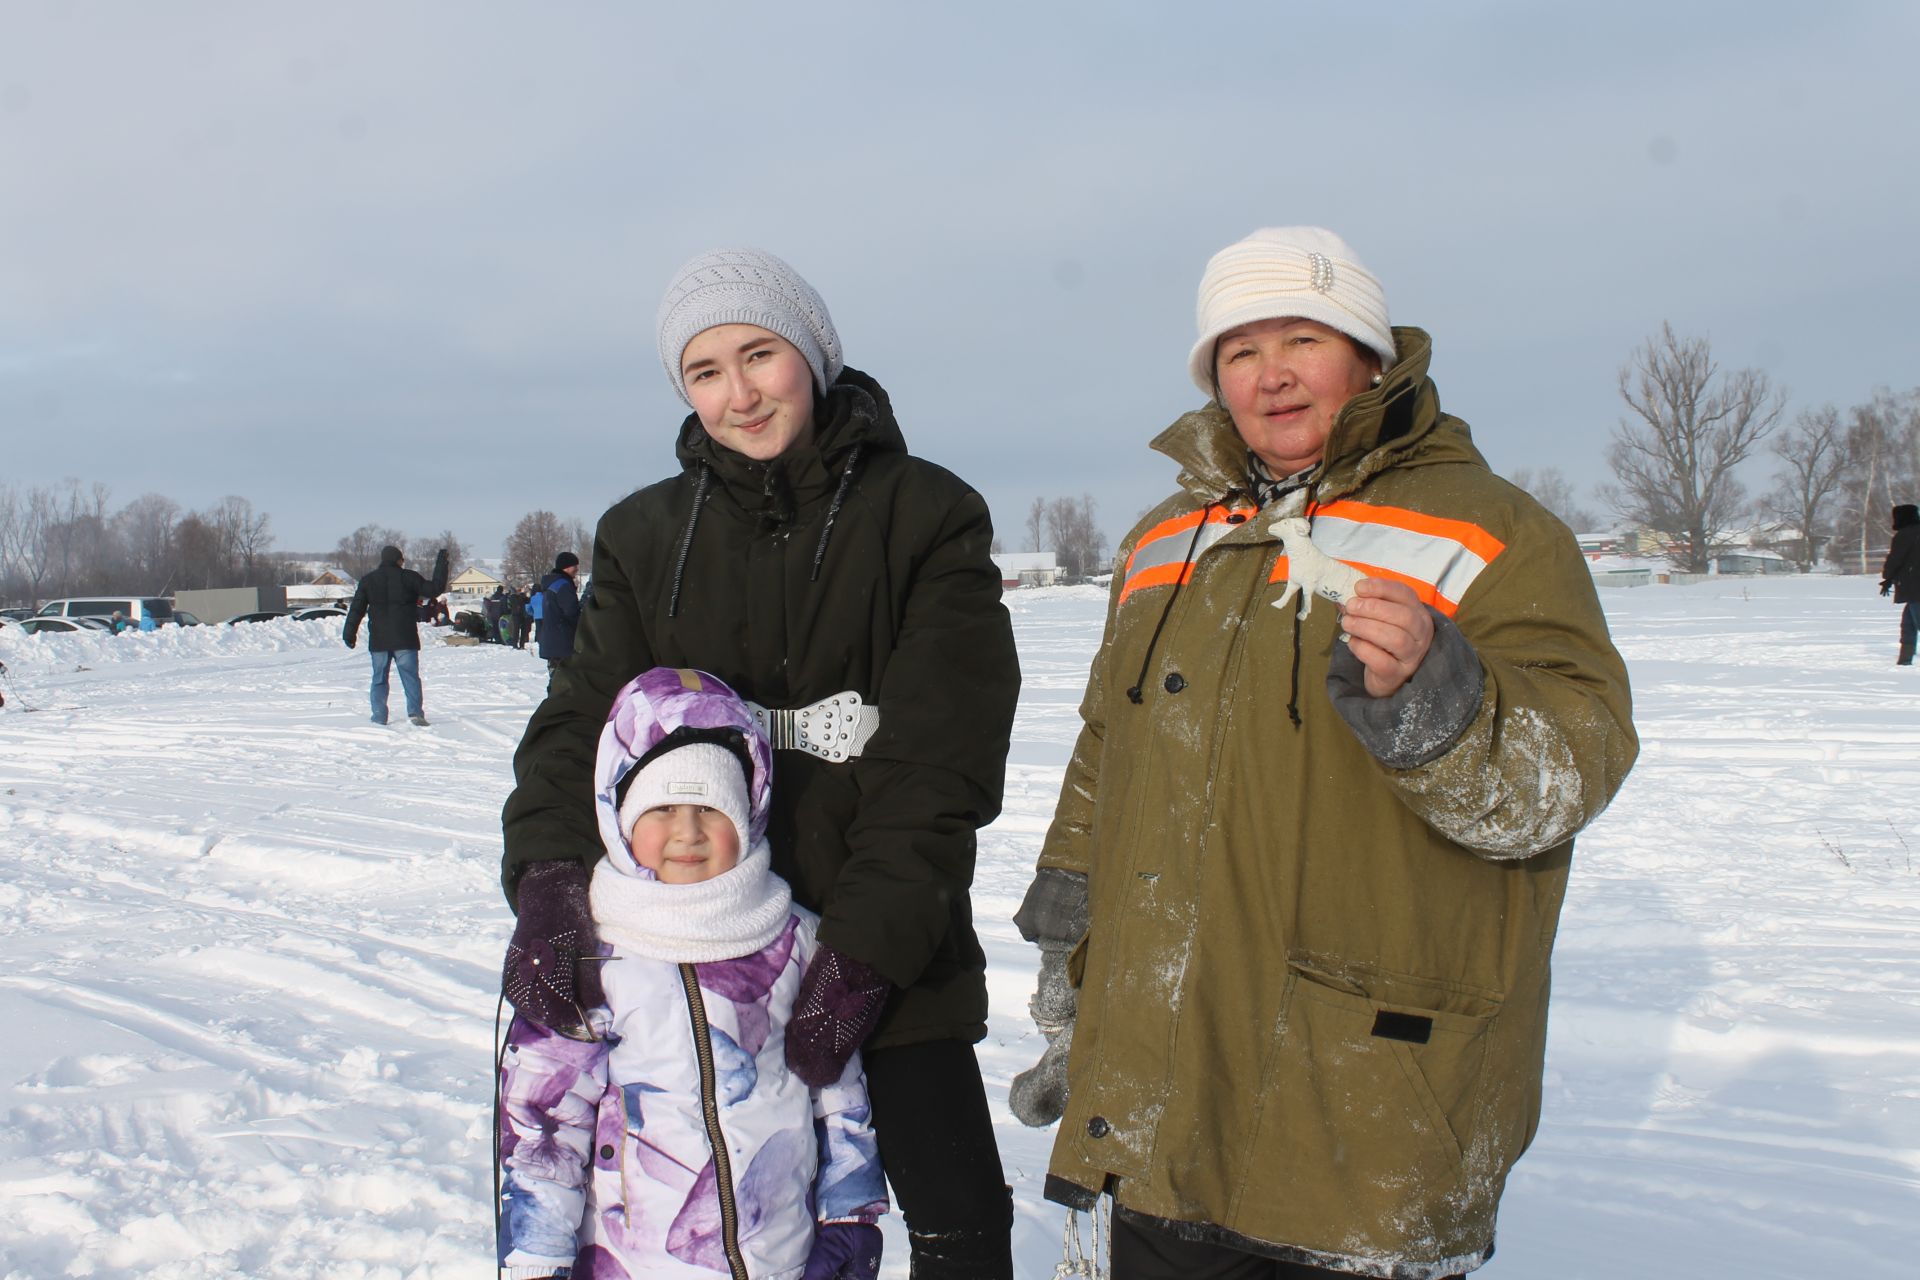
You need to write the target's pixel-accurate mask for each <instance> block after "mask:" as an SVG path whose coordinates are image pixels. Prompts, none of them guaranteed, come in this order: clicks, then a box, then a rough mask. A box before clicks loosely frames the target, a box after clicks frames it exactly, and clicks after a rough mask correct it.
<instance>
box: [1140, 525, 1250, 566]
mask: <svg viewBox="0 0 1920 1280" xmlns="http://www.w3.org/2000/svg"><path fill="white" fill-rule="evenodd" d="M1244 523H1246V522H1245V521H1244V520H1243V521H1241V522H1240V523H1239V524H1233V523H1229V522H1228V521H1225V520H1212V521H1209V522H1208V523H1207V526H1206V528H1205V529H1203V530H1201V532H1200V540H1199V541H1198V542H1195V541H1194V538H1193V526H1191V525H1189V526H1187V527H1186V528H1184V529H1175V530H1174V531H1173V532H1172V533H1163V534H1161V535H1160V536H1159V537H1157V538H1155V539H1154V540H1153V541H1152V542H1144V543H1141V544H1140V545H1139V546H1137V547H1135V548H1134V549H1133V555H1132V556H1131V557H1130V558H1129V559H1128V560H1127V579H1128V581H1132V579H1133V575H1134V574H1136V573H1141V572H1144V571H1145V570H1148V569H1158V568H1160V567H1161V566H1163V565H1169V564H1179V563H1180V562H1181V561H1183V560H1186V559H1188V558H1189V557H1188V555H1187V548H1188V547H1192V548H1193V555H1192V557H1191V558H1192V559H1194V560H1198V559H1199V558H1200V556H1201V555H1202V554H1203V553H1204V552H1205V551H1206V550H1207V548H1208V547H1211V546H1212V545H1213V544H1214V543H1216V542H1218V541H1220V539H1222V538H1224V537H1226V536H1228V535H1229V534H1232V533H1235V532H1237V531H1238V530H1239V528H1240V525H1241V524H1244Z"/></svg>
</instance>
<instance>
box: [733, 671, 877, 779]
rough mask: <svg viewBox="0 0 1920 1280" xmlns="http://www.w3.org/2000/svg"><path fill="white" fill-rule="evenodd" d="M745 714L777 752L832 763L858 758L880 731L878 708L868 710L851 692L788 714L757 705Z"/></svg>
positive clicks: (862, 701)
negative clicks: (758, 727) (792, 752)
mask: <svg viewBox="0 0 1920 1280" xmlns="http://www.w3.org/2000/svg"><path fill="white" fill-rule="evenodd" d="M747 710H749V711H751V712H753V719H754V723H756V724H758V725H759V726H760V729H761V732H763V733H765V734H766V735H767V741H768V742H770V743H772V744H773V747H774V749H775V750H776V751H804V752H806V753H807V754H808V755H811V756H819V757H820V758H821V759H822V760H832V761H834V762H835V763H839V762H841V761H843V760H851V759H852V758H853V757H854V756H857V755H859V754H860V753H861V752H862V751H864V750H865V749H866V746H867V741H868V739H870V738H872V737H873V735H874V733H875V732H876V731H877V730H878V729H879V728H880V708H878V707H871V706H868V705H867V704H866V703H865V701H864V700H862V698H861V697H860V695H859V694H858V693H855V692H854V691H853V690H852V689H847V690H845V691H843V692H841V693H836V694H834V695H833V696H832V697H830V698H822V699H820V701H818V702H814V703H810V704H808V705H807V706H804V707H794V708H792V709H790V710H781V711H776V710H773V709H771V708H768V707H763V706H761V705H760V704H759V703H757V702H749V703H747Z"/></svg>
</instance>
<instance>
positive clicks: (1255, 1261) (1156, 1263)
mask: <svg viewBox="0 0 1920 1280" xmlns="http://www.w3.org/2000/svg"><path fill="white" fill-rule="evenodd" d="M1112 1270H1113V1280H1340V1278H1341V1277H1343V1276H1347V1275H1348V1273H1346V1272H1344V1271H1328V1270H1326V1269H1325V1268H1322V1267H1310V1266H1306V1265H1304V1264H1302V1263H1298V1262H1281V1261H1279V1260H1278V1259H1276V1258H1262V1257H1260V1256H1259V1255H1257V1254H1251V1253H1242V1252H1240V1251H1239V1250H1238V1249H1229V1248H1226V1247H1225V1246H1223V1245H1217V1244H1199V1243H1196V1242H1194V1241H1190V1240H1182V1239H1180V1238H1179V1237H1178V1236H1176V1235H1174V1234H1173V1233H1171V1232H1169V1231H1165V1230H1162V1229H1161V1228H1159V1227H1156V1226H1153V1225H1151V1224H1149V1223H1146V1222H1142V1221H1141V1220H1139V1219H1138V1218H1134V1217H1132V1216H1131V1215H1129V1214H1127V1213H1125V1212H1116V1213H1115V1214H1114V1215H1113V1259H1112ZM1349 1280H1350V1277H1349ZM1448 1280H1461V1277H1459V1276H1452V1277H1449V1278H1448Z"/></svg>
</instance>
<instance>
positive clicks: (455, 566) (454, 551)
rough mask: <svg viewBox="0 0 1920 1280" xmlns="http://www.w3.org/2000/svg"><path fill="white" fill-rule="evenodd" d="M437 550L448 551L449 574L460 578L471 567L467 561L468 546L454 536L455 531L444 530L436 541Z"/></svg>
mask: <svg viewBox="0 0 1920 1280" xmlns="http://www.w3.org/2000/svg"><path fill="white" fill-rule="evenodd" d="M434 542H435V544H436V549H438V548H439V547H445V548H446V549H447V566H448V568H447V572H448V573H450V574H453V575H455V576H458V575H460V574H462V573H464V572H466V570H467V569H468V568H470V567H471V565H470V562H469V561H468V559H467V544H466V543H464V542H462V541H460V539H458V538H456V537H454V536H453V530H451V529H442V530H441V531H440V536H439V537H438V538H436V539H434Z"/></svg>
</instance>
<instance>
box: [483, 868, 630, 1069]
mask: <svg viewBox="0 0 1920 1280" xmlns="http://www.w3.org/2000/svg"><path fill="white" fill-rule="evenodd" d="M587 884H588V877H587V869H586V868H585V867H583V866H581V865H580V864H579V863H578V862H575V861H574V860H573V859H572V858H561V859H558V860H556V861H553V862H536V863H535V864H534V865H532V866H531V867H528V868H527V869H526V871H525V872H523V873H522V874H521V876H520V893H519V903H520V919H519V920H518V921H517V922H516V923H515V924H514V926H513V940H512V941H511V942H509V943H507V962H506V968H505V971H504V972H503V973H502V975H501V986H502V988H503V989H504V990H505V991H506V993H507V999H508V1000H509V1001H511V1002H512V1004H513V1007H514V1008H515V1009H516V1010H518V1011H519V1013H520V1016H521V1017H523V1018H525V1019H527V1021H529V1022H537V1023H539V1024H540V1025H541V1026H543V1027H546V1028H548V1029H549V1030H552V1031H558V1032H559V1033H560V1034H561V1035H563V1036H570V1037H572V1038H573V1039H575V1040H591V1039H593V1032H592V1031H591V1030H590V1029H589V1027H588V1025H587V1011H588V1010H589V1009H592V1008H593V1007H594V1006H596V1005H599V1004H604V1003H605V1002H606V996H605V995H603V994H602V993H601V989H600V962H599V961H598V960H597V959H592V958H590V957H592V956H593V955H594V953H595V951H596V949H597V947H598V945H599V939H598V938H597V937H596V936H595V934H594V931H593V909H592V907H591V906H589V905H588V902H587ZM582 957H589V958H587V959H585V960H583V959H582Z"/></svg>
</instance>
